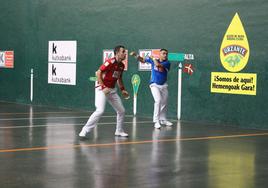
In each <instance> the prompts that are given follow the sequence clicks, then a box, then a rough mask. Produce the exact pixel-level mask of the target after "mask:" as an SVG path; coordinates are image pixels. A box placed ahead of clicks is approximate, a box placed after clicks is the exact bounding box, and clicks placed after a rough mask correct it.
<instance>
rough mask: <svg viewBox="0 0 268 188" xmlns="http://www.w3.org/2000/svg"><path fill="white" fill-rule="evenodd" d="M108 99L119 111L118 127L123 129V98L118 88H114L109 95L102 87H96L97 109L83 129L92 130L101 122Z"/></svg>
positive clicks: (117, 111)
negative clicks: (117, 90) (118, 92)
mask: <svg viewBox="0 0 268 188" xmlns="http://www.w3.org/2000/svg"><path fill="white" fill-rule="evenodd" d="M106 101H108V102H109V103H110V104H111V106H112V107H113V109H114V110H115V111H116V113H117V123H116V129H117V130H119V131H120V130H122V127H123V122H124V118H125V108H124V106H123V104H122V101H121V98H120V97H119V95H118V94H117V92H116V88H114V89H112V90H111V92H110V93H109V94H107V95H105V94H104V93H103V92H102V90H101V89H100V88H96V89H95V106H96V110H95V112H93V114H91V116H90V117H89V119H88V121H87V123H86V125H85V126H84V127H83V129H85V130H86V131H87V132H90V130H91V129H93V128H94V127H95V126H96V125H97V123H98V122H99V119H100V118H101V116H102V114H103V113H104V110H105V105H106Z"/></svg>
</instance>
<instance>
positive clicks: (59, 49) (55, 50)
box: [48, 41, 77, 63]
mask: <svg viewBox="0 0 268 188" xmlns="http://www.w3.org/2000/svg"><path fill="white" fill-rule="evenodd" d="M76 48H77V42H76V41H49V43H48V61H49V62H65V63H67V62H76Z"/></svg>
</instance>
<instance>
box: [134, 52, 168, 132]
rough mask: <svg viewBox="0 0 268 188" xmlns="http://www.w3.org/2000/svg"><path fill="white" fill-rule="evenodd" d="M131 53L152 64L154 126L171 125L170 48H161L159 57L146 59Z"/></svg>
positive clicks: (151, 85)
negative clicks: (169, 94)
mask: <svg viewBox="0 0 268 188" xmlns="http://www.w3.org/2000/svg"><path fill="white" fill-rule="evenodd" d="M130 55H132V56H134V57H136V58H137V60H139V61H140V62H142V63H145V62H147V63H150V64H151V65H152V71H151V80H150V89H151V92H152V95H153V98H154V116H153V121H154V127H155V128H157V129H160V128H161V124H162V125H167V126H171V125H172V123H171V122H170V121H168V120H167V118H166V113H167V101H168V84H167V75H168V71H169V69H170V62H169V61H168V50H167V49H161V50H160V54H159V59H156V58H154V57H146V58H145V59H144V58H143V57H141V56H139V55H138V54H136V53H135V52H131V53H130Z"/></svg>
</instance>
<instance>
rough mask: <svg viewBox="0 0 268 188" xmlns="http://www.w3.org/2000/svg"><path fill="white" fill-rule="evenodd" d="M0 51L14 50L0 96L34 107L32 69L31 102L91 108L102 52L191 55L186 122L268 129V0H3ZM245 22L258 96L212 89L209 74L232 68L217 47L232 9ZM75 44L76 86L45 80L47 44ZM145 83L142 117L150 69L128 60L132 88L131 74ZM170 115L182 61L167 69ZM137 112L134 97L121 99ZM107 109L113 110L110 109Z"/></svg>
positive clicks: (0, 74) (149, 109)
mask: <svg viewBox="0 0 268 188" xmlns="http://www.w3.org/2000/svg"><path fill="white" fill-rule="evenodd" d="M1 8H2V11H1V12H0V24H1V30H0V50H14V53H15V68H14V69H3V68H1V69H0V100H2V101H12V102H18V103H26V104H29V103H30V100H29V95H30V94H29V93H30V92H29V91H30V69H31V68H33V69H34V75H35V78H34V101H33V104H41V105H53V106H60V107H72V108H79V109H87V110H88V109H90V110H94V92H93V91H94V89H93V87H94V85H93V82H89V81H88V77H89V76H93V75H94V72H95V71H96V69H97V68H98V66H99V65H100V63H101V62H102V50H103V49H110V48H113V47H114V46H115V45H117V44H123V45H125V46H126V47H127V48H128V49H129V50H136V51H137V50H138V49H146V48H167V49H169V51H170V52H183V53H191V54H194V56H195V60H194V61H192V62H191V63H192V64H193V65H194V68H195V72H194V74H193V75H192V76H188V75H186V74H183V81H182V84H183V85H182V119H183V120H187V121H197V122H204V123H219V124H223V125H225V124H227V125H238V126H241V127H251V128H263V129H268V124H267V123H266V122H268V117H267V114H268V110H267V106H266V105H267V94H266V93H267V92H268V87H267V84H266V83H265V81H266V80H267V76H266V75H267V74H266V70H267V69H268V65H267V64H268V62H267V55H266V51H267V49H268V43H267V40H268V38H267V36H268V34H267V29H268V21H267V18H268V12H267V9H268V2H267V1H265V0H256V1H253V0H232V1H226V0H219V1H213V0H199V1H194V0H166V1H158V0H147V1H141V0H132V1H127V0H116V1H112V0H101V1H99V0H90V1H85V0H76V1H71V0H47V1H41V0H28V1H20V0H9V1H2V0H1ZM236 12H238V13H239V16H240V18H241V20H242V23H243V25H244V28H245V31H246V34H247V37H248V40H249V45H250V51H251V54H250V58H249V62H248V64H247V66H246V67H245V69H243V70H242V71H241V72H243V73H256V74H257V76H258V79H257V95H256V96H247V95H227V94H215V93H210V74H211V72H227V71H226V70H224V68H223V67H222V66H221V63H220V58H219V49H220V45H221V42H222V38H223V36H224V34H225V31H226V30H227V27H228V26H229V24H230V22H231V20H232V18H233V16H234V14H235V13H236ZM52 40H76V41H77V70H76V74H77V78H76V79H77V80H76V81H77V83H76V85H75V86H66V85H54V84H48V83H47V76H48V73H47V72H48V70H47V69H48V41H52ZM134 73H138V74H139V75H140V76H141V81H142V82H141V85H140V90H139V99H138V115H142V116H152V113H153V98H152V96H151V93H150V90H149V87H148V80H149V77H150V73H149V72H139V71H138V65H137V64H136V63H135V61H134V59H132V58H129V67H128V71H127V72H126V73H125V75H124V82H125V85H126V88H127V89H128V90H129V91H131V92H132V88H131V87H132V86H131V85H130V80H131V76H132V75H133V74H134ZM169 94H170V98H169V99H170V100H169V112H168V115H169V116H170V117H172V118H174V119H175V118H176V109H177V65H176V64H173V66H172V68H171V71H170V74H169ZM124 105H125V107H126V110H127V113H128V114H131V113H132V101H131V100H129V101H124ZM107 111H112V109H111V108H110V107H108V108H107Z"/></svg>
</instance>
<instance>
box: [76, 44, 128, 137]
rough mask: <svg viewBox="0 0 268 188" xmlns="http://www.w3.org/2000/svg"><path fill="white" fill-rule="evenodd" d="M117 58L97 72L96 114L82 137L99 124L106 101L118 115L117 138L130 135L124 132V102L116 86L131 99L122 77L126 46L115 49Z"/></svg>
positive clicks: (84, 129)
mask: <svg viewBox="0 0 268 188" xmlns="http://www.w3.org/2000/svg"><path fill="white" fill-rule="evenodd" d="M114 54H115V57H114V58H111V59H108V60H106V61H105V62H104V64H102V65H101V66H100V68H99V70H98V71H97V72H96V76H97V81H98V85H97V86H96V87H97V88H96V93H95V95H96V96H95V97H96V100H95V106H96V110H95V112H94V113H93V114H92V115H91V116H90V117H89V119H88V121H87V123H86V124H85V126H84V127H83V128H82V130H81V132H80V133H79V136H80V137H86V134H87V133H89V132H90V131H91V130H92V129H93V128H94V127H95V126H96V125H97V123H98V121H99V119H100V117H101V116H102V114H103V112H104V110H105V105H106V101H107V100H108V102H109V103H110V104H111V105H112V107H113V108H114V110H115V111H116V113H117V124H116V131H115V136H123V137H127V136H128V134H127V133H125V132H124V130H123V122H124V117H125V108H124V106H123V104H122V101H121V99H120V97H119V95H118V94H117V89H116V88H115V84H116V82H117V85H118V87H119V88H120V90H121V92H122V95H123V97H125V98H129V94H128V92H127V91H126V90H125V87H124V84H123V80H122V75H123V71H124V67H125V66H124V64H123V63H122V61H123V60H124V59H125V58H126V50H125V47H124V46H121V45H119V46H116V47H115V48H114Z"/></svg>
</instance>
